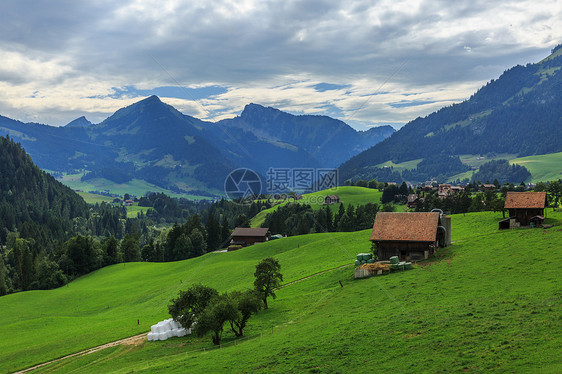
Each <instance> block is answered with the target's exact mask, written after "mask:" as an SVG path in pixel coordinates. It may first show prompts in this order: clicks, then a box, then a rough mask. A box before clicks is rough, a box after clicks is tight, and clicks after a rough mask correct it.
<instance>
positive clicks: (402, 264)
mask: <svg viewBox="0 0 562 374" xmlns="http://www.w3.org/2000/svg"><path fill="white" fill-rule="evenodd" d="M413 268H414V266H413V265H412V263H411V262H406V261H400V259H399V258H398V256H392V257H391V258H390V270H392V271H398V270H411V269H413Z"/></svg>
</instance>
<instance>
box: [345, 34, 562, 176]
mask: <svg viewBox="0 0 562 374" xmlns="http://www.w3.org/2000/svg"><path fill="white" fill-rule="evenodd" d="M560 84H562V45H561V46H558V47H556V48H554V49H553V50H552V54H551V55H550V56H548V57H547V58H545V59H543V60H542V61H540V62H538V63H534V64H527V65H525V66H520V65H518V66H515V67H513V68H511V69H509V70H507V71H505V72H504V73H503V74H502V75H501V76H500V77H499V78H498V79H496V80H492V81H490V82H489V83H488V84H486V85H485V86H484V87H482V88H481V89H480V90H478V92H476V93H475V94H474V95H472V96H471V97H470V99H468V100H466V101H464V102H462V103H459V104H454V105H452V106H449V107H445V108H442V109H441V110H439V111H437V112H435V113H432V114H430V115H428V116H427V117H424V118H417V119H415V120H413V121H411V122H410V123H408V124H407V125H405V126H404V127H402V128H401V129H400V130H399V131H397V132H396V133H394V134H393V135H392V136H391V137H389V138H387V139H385V140H384V141H383V142H381V143H379V144H377V145H375V146H373V147H371V148H370V149H368V150H366V151H364V152H362V153H360V154H358V155H357V156H355V157H353V158H351V159H350V160H348V161H347V162H345V163H344V164H342V165H341V167H340V176H341V179H340V180H342V181H344V180H346V179H359V178H361V179H370V178H375V179H380V178H377V173H378V174H379V175H380V174H381V169H380V168H375V165H378V164H382V163H385V162H388V161H391V162H393V163H396V164H398V163H404V162H407V161H412V160H417V159H425V160H436V159H439V158H442V157H443V156H444V155H446V156H451V155H456V156H460V155H467V154H468V155H487V154H500V153H506V154H515V155H518V156H519V157H523V156H531V155H543V154H550V153H556V152H560V151H562V112H561V110H562V91H561V90H560ZM558 169H560V168H558ZM462 171H463V170H459V171H457V173H458V172H462ZM453 174H456V173H453ZM435 176H436V175H435Z"/></svg>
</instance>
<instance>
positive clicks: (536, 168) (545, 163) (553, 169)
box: [448, 152, 562, 183]
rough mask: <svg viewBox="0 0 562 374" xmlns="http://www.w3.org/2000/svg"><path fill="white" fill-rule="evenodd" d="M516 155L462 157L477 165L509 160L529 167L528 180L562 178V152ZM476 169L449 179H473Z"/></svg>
mask: <svg viewBox="0 0 562 374" xmlns="http://www.w3.org/2000/svg"><path fill="white" fill-rule="evenodd" d="M516 157H517V155H513V154H500V155H497V156H494V157H492V158H487V157H480V156H479V155H461V156H460V159H461V161H462V162H463V163H465V164H467V165H469V166H475V167H479V166H480V165H482V164H483V163H485V162H488V161H490V160H497V159H505V160H509V163H510V164H512V165H513V164H518V165H521V166H525V167H526V168H527V169H529V172H530V173H531V175H532V177H531V179H530V180H528V181H526V182H533V183H536V182H541V181H542V182H547V181H552V180H558V179H560V178H562V152H558V153H550V154H546V155H538V156H527V157H519V158H516ZM476 171H477V170H474V171H473V170H469V171H467V172H464V173H461V174H457V175H453V176H452V177H450V178H449V179H448V181H449V182H452V181H455V180H457V179H460V180H463V179H465V178H468V179H471V177H472V173H473V172H476Z"/></svg>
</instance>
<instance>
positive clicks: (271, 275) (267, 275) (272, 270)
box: [254, 257, 283, 309]
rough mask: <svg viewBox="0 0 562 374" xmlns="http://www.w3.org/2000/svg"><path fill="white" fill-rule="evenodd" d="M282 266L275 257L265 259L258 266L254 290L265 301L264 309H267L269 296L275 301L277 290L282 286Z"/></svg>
mask: <svg viewBox="0 0 562 374" xmlns="http://www.w3.org/2000/svg"><path fill="white" fill-rule="evenodd" d="M280 270H281V265H280V264H279V261H277V260H276V259H275V258H273V257H267V258H264V259H263V260H262V261H261V262H260V263H259V264H257V265H256V272H255V273H254V277H255V278H256V279H255V280H254V289H255V290H256V292H257V293H258V294H259V295H260V297H261V299H262V300H263V305H264V308H265V309H267V308H268V306H267V298H268V297H269V296H271V297H273V298H274V299H275V297H276V296H275V289H276V288H278V287H279V286H280V285H281V282H282V281H283V275H282V274H281V273H280Z"/></svg>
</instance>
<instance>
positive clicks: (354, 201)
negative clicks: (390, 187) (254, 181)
mask: <svg viewBox="0 0 562 374" xmlns="http://www.w3.org/2000/svg"><path fill="white" fill-rule="evenodd" d="M328 195H338V196H339V198H340V202H341V203H343V205H344V206H345V207H346V208H347V206H348V205H353V206H357V205H363V204H367V203H377V204H380V201H381V196H382V191H379V190H376V189H372V188H365V187H356V186H340V187H335V188H330V189H327V190H322V191H318V192H312V193H308V194H304V195H302V196H303V198H302V200H297V201H296V202H297V203H299V204H309V205H310V206H311V207H312V209H313V210H318V209H320V208H322V207H324V206H326V205H325V204H324V197H326V196H328ZM285 204H287V202H280V203H279V204H277V205H274V206H273V207H271V208H269V209H264V210H262V211H261V212H259V213H258V214H257V215H256V216H255V217H254V218H252V220H251V221H250V226H252V227H260V226H261V224H262V223H263V222H264V221H265V216H266V215H267V214H269V213H271V212H273V211H274V210H276V209H277V208H278V207H279V206H282V205H285ZM330 209H331V210H332V212H333V213H335V212H337V209H339V204H332V205H330Z"/></svg>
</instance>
